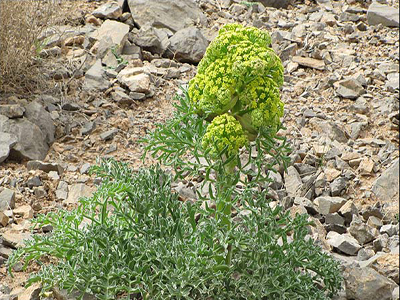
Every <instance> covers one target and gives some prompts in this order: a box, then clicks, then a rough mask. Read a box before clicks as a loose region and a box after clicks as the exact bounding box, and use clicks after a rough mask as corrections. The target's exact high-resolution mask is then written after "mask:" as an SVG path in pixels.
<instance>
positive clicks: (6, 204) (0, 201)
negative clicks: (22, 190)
mask: <svg viewBox="0 0 400 300" xmlns="http://www.w3.org/2000/svg"><path fill="white" fill-rule="evenodd" d="M14 207H15V192H14V191H13V190H10V189H7V188H5V189H4V190H3V191H2V192H1V193H0V211H2V212H3V211H5V210H8V209H13V208H14Z"/></svg>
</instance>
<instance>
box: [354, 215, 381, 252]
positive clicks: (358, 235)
mask: <svg viewBox="0 0 400 300" xmlns="http://www.w3.org/2000/svg"><path fill="white" fill-rule="evenodd" d="M374 230H375V231H374ZM349 232H350V234H351V235H352V236H353V237H354V238H355V239H356V240H357V241H358V242H359V243H360V245H364V244H366V243H368V242H371V241H372V240H373V239H374V238H375V236H376V235H377V233H378V231H377V230H376V229H374V228H373V227H370V226H369V225H367V224H365V223H364V222H363V221H362V220H361V219H360V218H353V221H352V222H351V224H350V228H349Z"/></svg>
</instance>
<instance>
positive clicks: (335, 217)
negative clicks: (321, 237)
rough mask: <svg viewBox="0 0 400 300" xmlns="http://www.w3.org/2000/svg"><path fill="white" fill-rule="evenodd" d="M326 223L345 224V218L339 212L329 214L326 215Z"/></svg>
mask: <svg viewBox="0 0 400 300" xmlns="http://www.w3.org/2000/svg"><path fill="white" fill-rule="evenodd" d="M325 223H326V224H336V225H344V218H343V217H342V216H340V215H339V214H338V213H333V214H327V215H326V216H325Z"/></svg>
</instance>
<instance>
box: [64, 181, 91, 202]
mask: <svg viewBox="0 0 400 300" xmlns="http://www.w3.org/2000/svg"><path fill="white" fill-rule="evenodd" d="M93 192H94V188H92V187H89V186H87V185H85V184H84V183H76V184H73V185H71V186H70V187H69V191H68V198H67V199H66V200H64V201H63V203H65V204H74V203H78V200H79V198H81V197H91V196H92V194H93Z"/></svg>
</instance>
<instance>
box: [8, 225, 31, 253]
mask: <svg viewBox="0 0 400 300" xmlns="http://www.w3.org/2000/svg"><path fill="white" fill-rule="evenodd" d="M1 237H2V238H3V245H4V246H7V247H11V248H14V249H17V248H20V247H23V246H25V244H24V241H25V240H27V239H30V238H31V234H30V233H27V232H19V231H15V230H13V229H9V230H7V231H5V232H3V233H2V234H1Z"/></svg>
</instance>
